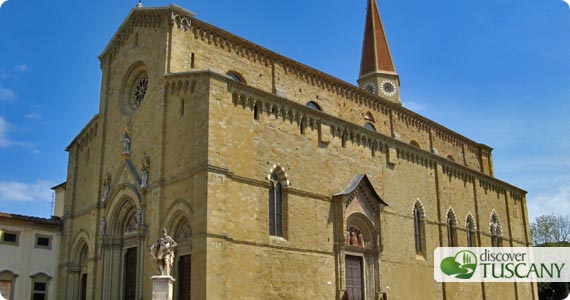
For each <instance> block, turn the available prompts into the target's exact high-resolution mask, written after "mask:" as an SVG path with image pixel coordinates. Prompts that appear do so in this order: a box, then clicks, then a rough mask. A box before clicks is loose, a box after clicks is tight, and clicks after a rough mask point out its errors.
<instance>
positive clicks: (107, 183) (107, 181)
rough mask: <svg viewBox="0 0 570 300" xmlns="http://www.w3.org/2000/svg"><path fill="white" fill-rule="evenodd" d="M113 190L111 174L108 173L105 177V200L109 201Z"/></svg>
mask: <svg viewBox="0 0 570 300" xmlns="http://www.w3.org/2000/svg"><path fill="white" fill-rule="evenodd" d="M110 191H111V174H109V173H106V174H105V176H104V177H103V197H102V200H103V202H105V201H107V199H108V198H109V192H110Z"/></svg>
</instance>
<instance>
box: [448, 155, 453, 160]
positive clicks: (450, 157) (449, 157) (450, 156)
mask: <svg viewBox="0 0 570 300" xmlns="http://www.w3.org/2000/svg"><path fill="white" fill-rule="evenodd" d="M447 159H449V160H451V161H455V158H454V157H453V156H452V155H448V156H447Z"/></svg>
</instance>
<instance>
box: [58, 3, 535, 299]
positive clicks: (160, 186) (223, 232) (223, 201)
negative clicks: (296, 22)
mask: <svg viewBox="0 0 570 300" xmlns="http://www.w3.org/2000/svg"><path fill="white" fill-rule="evenodd" d="M100 59H101V68H102V73H103V77H102V88H101V105H100V111H99V114H98V116H96V117H95V118H94V119H93V120H92V121H91V122H90V123H89V124H88V125H87V127H86V128H85V129H84V130H83V131H82V132H81V133H80V134H79V136H78V137H77V138H76V139H75V140H74V141H73V142H72V144H71V145H70V146H69V148H68V151H69V155H70V159H69V167H68V180H67V187H66V196H65V197H66V199H65V201H66V204H65V212H64V222H65V225H64V235H63V244H62V248H61V260H60V263H61V264H60V275H59V280H58V282H59V283H60V285H59V289H58V293H59V298H58V299H74V297H75V295H76V294H74V293H75V292H76V291H78V290H77V285H76V284H77V282H76V278H77V277H76V275H74V274H76V269H74V266H75V265H76V261H75V260H76V252H77V250H78V249H79V248H78V247H79V246H80V245H82V241H84V242H85V243H86V245H87V247H88V248H89V264H88V273H89V276H90V277H89V278H90V280H89V282H88V299H119V298H120V295H121V293H122V288H121V285H122V281H123V280H124V279H123V278H121V276H120V274H121V270H122V268H123V267H122V265H121V264H122V261H121V259H122V255H123V253H124V252H123V251H124V250H125V249H126V248H127V247H131V246H136V247H138V249H139V260H138V262H137V267H138V268H139V269H138V275H137V277H138V279H137V280H138V282H139V285H138V290H137V295H138V297H140V298H141V299H150V294H151V282H150V279H149V277H150V276H152V275H154V274H155V273H156V268H155V266H154V265H153V262H152V259H151V258H150V255H148V254H147V251H146V248H147V247H148V246H149V245H150V244H152V243H153V242H154V241H155V240H156V238H157V237H158V234H159V231H160V229H161V228H163V227H166V228H168V230H169V232H171V233H172V232H174V231H175V230H176V228H175V226H176V222H177V221H176V220H178V218H186V219H187V220H188V221H189V223H190V226H191V228H192V238H191V242H190V245H191V250H188V251H189V252H188V253H191V254H192V279H191V285H192V299H197V300H200V299H252V300H253V299H287V300H289V299H336V297H337V296H338V292H339V291H338V289H339V286H340V284H339V282H338V274H337V272H336V270H337V266H336V264H337V260H336V254H335V253H336V252H335V251H336V250H335V244H334V242H335V233H334V230H335V224H336V222H338V219H336V218H337V217H335V211H334V202H333V197H332V195H334V194H336V193H338V192H341V191H342V190H343V189H344V188H345V186H346V185H347V183H348V182H350V180H351V179H352V178H353V177H354V176H355V175H357V174H366V175H367V176H368V179H369V180H370V181H371V183H372V185H373V187H374V188H375V190H376V192H377V193H378V195H379V196H380V197H381V198H382V199H383V200H384V201H385V202H386V203H387V204H388V206H387V207H386V208H384V210H383V212H382V214H381V220H382V221H381V225H380V226H381V232H380V237H381V246H382V251H381V252H380V254H379V261H380V282H381V284H380V286H378V290H379V291H380V292H385V293H387V294H388V297H389V299H416V298H417V297H418V295H422V296H423V297H426V298H429V299H442V298H443V297H444V294H445V295H446V299H459V298H471V296H473V295H475V298H477V299H479V298H481V297H480V296H481V295H482V293H483V291H482V286H481V285H480V284H470V285H457V284H446V285H442V284H439V283H436V282H435V281H434V280H433V249H435V248H436V247H438V246H447V232H446V219H445V216H446V213H447V211H448V209H449V208H450V207H451V208H453V210H454V212H455V214H456V216H457V220H458V224H457V226H458V240H459V245H462V246H464V245H466V232H465V229H464V228H465V219H466V216H467V214H468V213H471V214H472V215H473V218H474V220H475V222H476V226H477V238H478V243H479V244H480V245H481V246H488V245H490V235H489V228H488V227H489V225H488V224H489V220H490V215H491V212H492V211H493V210H496V212H497V214H498V216H499V218H500V221H501V224H502V228H503V232H504V236H503V239H504V244H505V246H507V245H513V246H526V245H527V244H528V241H529V237H528V218H527V215H526V204H525V199H524V194H525V192H524V191H522V190H520V189H518V188H516V187H513V186H511V185H509V184H507V183H503V182H501V181H499V180H497V179H494V178H492V177H491V176H490V175H492V164H491V163H490V150H488V154H485V155H486V156H485V157H482V156H481V155H482V153H483V152H484V151H481V149H484V150H486V151H487V148H486V146H480V145H478V144H476V143H475V142H473V141H471V140H468V139H467V138H464V137H461V136H460V135H458V134H456V133H453V132H451V131H450V130H447V129H445V128H443V127H441V126H439V125H437V124H435V123H433V122H432V121H429V120H427V119H425V118H423V117H420V116H418V115H416V114H414V113H412V112H409V111H407V110H406V109H404V108H401V107H398V106H396V105H394V104H391V103H388V102H386V101H384V100H382V99H380V98H377V97H374V96H371V95H368V94H367V93H366V92H364V91H362V90H360V89H358V88H356V87H351V86H350V85H349V84H347V83H344V82H342V81H340V80H338V79H335V78H333V77H331V76H329V75H326V74H323V73H320V72H318V71H316V70H313V69H310V68H308V67H306V66H302V65H301V64H299V63H296V62H293V61H291V60H288V59H286V58H283V57H281V56H279V55H277V54H275V53H272V52H269V51H267V50H265V49H262V48H260V47H259V46H254V45H252V44H250V43H249V42H247V41H244V40H241V39H239V38H237V37H234V36H231V35H230V34H229V33H226V32H223V31H221V30H219V29H216V28H214V27H212V26H210V25H207V24H205V23H203V22H201V21H198V20H196V19H194V18H192V17H191V15H190V14H189V13H188V12H186V11H183V10H181V9H179V8H176V7H169V8H161V9H139V10H137V9H136V10H134V11H133V12H132V13H131V15H130V16H129V18H128V19H127V20H126V22H125V23H124V24H123V25H122V27H121V28H120V29H119V31H118V32H117V34H116V35H115V37H114V38H113V39H112V41H111V42H110V44H109V46H108V47H107V48H106V50H105V51H104V52H103V54H102V55H101V57H100ZM142 71H144V72H146V73H147V74H148V76H149V86H148V91H147V94H146V96H145V99H144V101H143V103H142V105H141V106H140V108H138V109H133V110H129V109H128V108H125V101H127V99H128V97H127V96H128V94H129V91H130V90H129V89H130V87H129V86H128V82H129V80H130V79H129V78H131V77H130V76H133V74H137V72H142ZM228 71H234V72H238V73H239V74H241V76H243V78H244V79H245V81H246V84H241V83H237V82H235V81H233V80H231V79H230V78H229V77H227V76H225V74H226V73H227V72H228ZM308 101H315V102H317V103H318V104H319V105H320V106H321V107H322V108H323V112H318V111H314V110H311V109H309V108H307V107H306V106H305V104H306V103H307V102H308ZM254 106H257V107H258V108H259V110H260V117H259V119H258V120H255V119H254V112H253V109H254ZM367 112H371V113H372V114H373V116H374V118H375V122H374V125H375V126H376V128H377V130H378V132H373V131H370V130H367V129H364V128H362V126H363V124H364V122H365V120H364V117H363V115H364V114H365V113H367ZM304 122H305V123H306V124H307V128H306V130H305V131H304V133H301V131H302V130H301V128H300V127H301V124H304ZM126 128H128V130H129V132H130V136H131V139H132V144H131V153H130V154H129V155H122V152H123V144H122V141H121V137H122V135H123V133H124V131H125V129H126ZM343 140H344V142H343ZM411 140H414V141H417V142H418V144H419V145H420V149H417V148H416V147H414V146H412V145H410V144H409V142H410V141H411ZM433 149H437V152H436V151H433ZM434 152H435V153H434ZM448 155H452V156H453V157H454V159H455V162H452V161H449V160H448V159H447V156H448ZM145 158H146V159H148V161H149V162H150V165H149V166H150V167H149V183H148V187H146V188H141V187H140V186H139V185H140V182H138V181H137V176H138V177H140V175H141V169H140V166H141V163H142V162H143V160H145ZM484 161H488V163H486V165H481V162H484ZM275 166H280V167H281V168H283V169H284V170H285V172H286V174H287V179H288V180H289V186H288V187H286V188H285V190H284V191H285V195H286V196H285V199H286V200H285V202H284V212H285V217H284V220H285V221H284V222H285V232H284V237H283V238H279V237H271V236H269V233H268V203H267V197H268V187H269V182H268V180H267V176H268V175H269V174H270V173H271V170H272V169H273V168H274V167H275ZM482 170H483V171H484V173H481V171H482ZM106 173H108V174H110V175H111V177H112V181H111V192H110V196H109V198H108V199H107V200H106V201H102V189H103V179H104V176H105V174H106ZM417 200H419V201H421V203H422V205H423V207H424V210H425V214H426V244H427V250H426V253H425V257H424V256H420V255H417V254H416V253H415V248H414V235H413V219H412V211H413V205H414V203H415V202H416V201H417ZM136 209H141V210H142V212H143V216H144V218H143V219H144V220H143V223H144V224H143V226H139V227H137V229H136V232H135V233H129V234H123V233H122V232H121V230H122V229H119V226H123V225H122V224H123V222H124V220H122V219H121V218H119V216H123V215H125V216H127V215H129V214H131V215H132V212H133V211H134V210H136ZM103 219H105V220H106V222H107V232H106V233H105V234H103V233H102V231H101V222H102V221H103ZM121 228H122V227H121ZM183 251H186V250H181V252H183ZM74 272H75V273H74ZM74 276H75V277H74ZM411 278H413V281H412V280H411ZM484 293H485V295H486V297H487V298H486V299H516V298H515V295H514V293H515V286H514V284H486V285H485V286H484ZM534 293H536V288H535V287H534V290H533V288H532V286H531V285H528V284H526V285H525V284H519V285H518V299H532V296H531V294H532V295H533V294H534ZM374 297H375V295H369V298H370V299H374ZM495 297H496V298H495Z"/></svg>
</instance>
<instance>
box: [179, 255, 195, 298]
mask: <svg viewBox="0 0 570 300" xmlns="http://www.w3.org/2000/svg"><path fill="white" fill-rule="evenodd" d="M191 266H192V265H191V256H190V255H183V256H180V258H179V260H178V279H177V281H178V300H190V274H191V273H190V270H191Z"/></svg>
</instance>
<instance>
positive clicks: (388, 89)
mask: <svg viewBox="0 0 570 300" xmlns="http://www.w3.org/2000/svg"><path fill="white" fill-rule="evenodd" d="M380 90H381V91H382V94H384V95H385V96H394V94H396V85H395V84H394V83H393V82H392V81H390V80H384V81H382V84H381V86H380Z"/></svg>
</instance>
